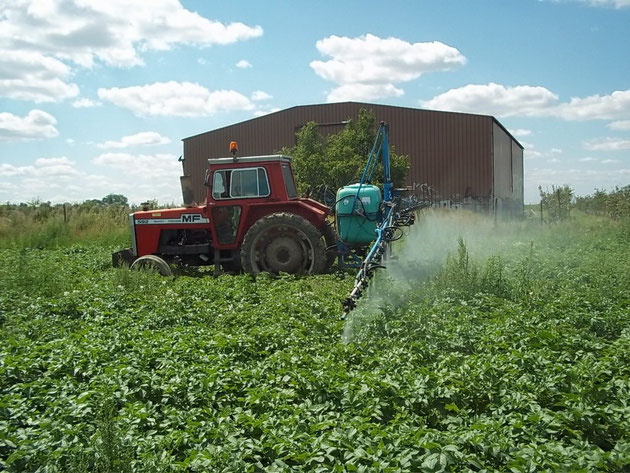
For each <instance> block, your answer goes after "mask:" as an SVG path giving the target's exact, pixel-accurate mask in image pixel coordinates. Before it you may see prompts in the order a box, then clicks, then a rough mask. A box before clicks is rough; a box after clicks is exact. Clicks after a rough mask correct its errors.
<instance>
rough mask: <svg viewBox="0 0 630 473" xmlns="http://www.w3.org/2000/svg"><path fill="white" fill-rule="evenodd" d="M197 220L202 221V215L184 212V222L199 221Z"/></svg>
mask: <svg viewBox="0 0 630 473" xmlns="http://www.w3.org/2000/svg"><path fill="white" fill-rule="evenodd" d="M197 222H201V215H199V214H182V223H197Z"/></svg>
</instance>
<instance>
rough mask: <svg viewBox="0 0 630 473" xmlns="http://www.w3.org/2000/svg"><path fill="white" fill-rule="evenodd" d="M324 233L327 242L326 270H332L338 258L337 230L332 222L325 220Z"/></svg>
mask: <svg viewBox="0 0 630 473" xmlns="http://www.w3.org/2000/svg"><path fill="white" fill-rule="evenodd" d="M322 234H323V235H324V241H325V243H326V271H330V268H331V267H332V265H333V263H334V262H335V258H337V232H336V231H335V229H334V227H333V226H332V224H331V223H330V222H325V223H324V226H323V227H322Z"/></svg>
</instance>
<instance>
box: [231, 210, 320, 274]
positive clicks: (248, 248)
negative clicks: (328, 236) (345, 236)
mask: <svg viewBox="0 0 630 473" xmlns="http://www.w3.org/2000/svg"><path fill="white" fill-rule="evenodd" d="M241 265H242V267H243V271H245V272H246V273H251V274H258V273H261V272H269V273H274V274H277V273H280V272H284V273H289V274H320V273H323V272H325V271H326V247H325V246H324V241H323V238H322V234H321V233H320V232H319V230H317V228H315V226H314V225H313V224H311V223H310V222H309V221H308V220H306V219H305V218H302V217H300V216H299V215H296V214H293V213H289V212H280V213H275V214H271V215H267V216H265V217H263V218H261V219H260V220H258V221H257V222H256V223H254V224H253V225H252V226H251V228H250V229H249V230H248V231H247V233H246V234H245V238H244V239H243V245H242V247H241Z"/></svg>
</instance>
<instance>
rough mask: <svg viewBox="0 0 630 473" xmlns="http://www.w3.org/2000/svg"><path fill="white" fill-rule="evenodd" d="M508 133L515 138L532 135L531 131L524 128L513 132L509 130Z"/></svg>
mask: <svg viewBox="0 0 630 473" xmlns="http://www.w3.org/2000/svg"><path fill="white" fill-rule="evenodd" d="M510 133H512V135H513V136H516V137H517V138H520V137H522V136H529V135H531V134H532V131H531V130H527V129H525V128H516V129H515V130H510Z"/></svg>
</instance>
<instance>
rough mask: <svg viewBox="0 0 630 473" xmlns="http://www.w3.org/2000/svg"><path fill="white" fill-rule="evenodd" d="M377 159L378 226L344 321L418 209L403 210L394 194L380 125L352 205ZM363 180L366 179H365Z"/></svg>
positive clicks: (386, 129) (345, 307)
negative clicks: (380, 198)
mask: <svg viewBox="0 0 630 473" xmlns="http://www.w3.org/2000/svg"><path fill="white" fill-rule="evenodd" d="M379 159H382V160H383V202H382V206H383V207H382V209H383V210H382V212H381V215H382V217H381V219H380V222H379V224H378V225H377V227H376V230H375V231H376V240H375V241H374V243H373V244H372V246H371V247H370V250H369V251H368V253H367V256H366V257H365V259H364V260H363V262H362V263H361V266H360V267H359V271H358V273H357V275H356V277H355V280H354V288H353V289H352V292H351V293H350V295H349V296H348V297H347V298H346V299H345V300H344V302H343V315H342V319H345V318H346V316H347V315H348V313H349V312H350V311H351V310H352V309H354V308H355V307H356V304H357V300H358V299H359V298H360V297H361V296H362V294H363V291H364V290H365V289H366V288H367V285H368V283H369V280H370V279H371V278H372V276H373V275H374V272H375V270H376V269H378V268H384V267H385V266H383V264H382V262H383V258H384V257H385V256H386V254H387V252H388V251H389V249H390V246H391V242H392V241H394V240H397V239H399V238H400V237H401V236H402V228H401V227H403V226H407V225H411V224H413V223H414V221H415V213H414V212H415V210H416V208H418V207H419V206H404V208H403V205H402V203H401V201H400V199H398V198H397V196H396V195H395V192H394V187H393V182H392V179H391V173H390V161H389V125H388V124H387V123H385V122H381V124H380V127H379V129H378V133H377V134H376V140H375V141H374V145H373V146H372V151H371V152H370V156H369V158H368V162H367V164H366V166H365V170H364V171H363V176H362V177H361V181H360V182H359V188H358V189H357V195H356V198H355V203H356V202H357V201H359V196H360V194H359V193H360V191H361V187H363V185H364V184H366V183H369V182H370V181H371V179H372V176H373V174H374V170H375V169H376V165H377V164H378V161H379ZM366 176H367V179H366Z"/></svg>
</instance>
